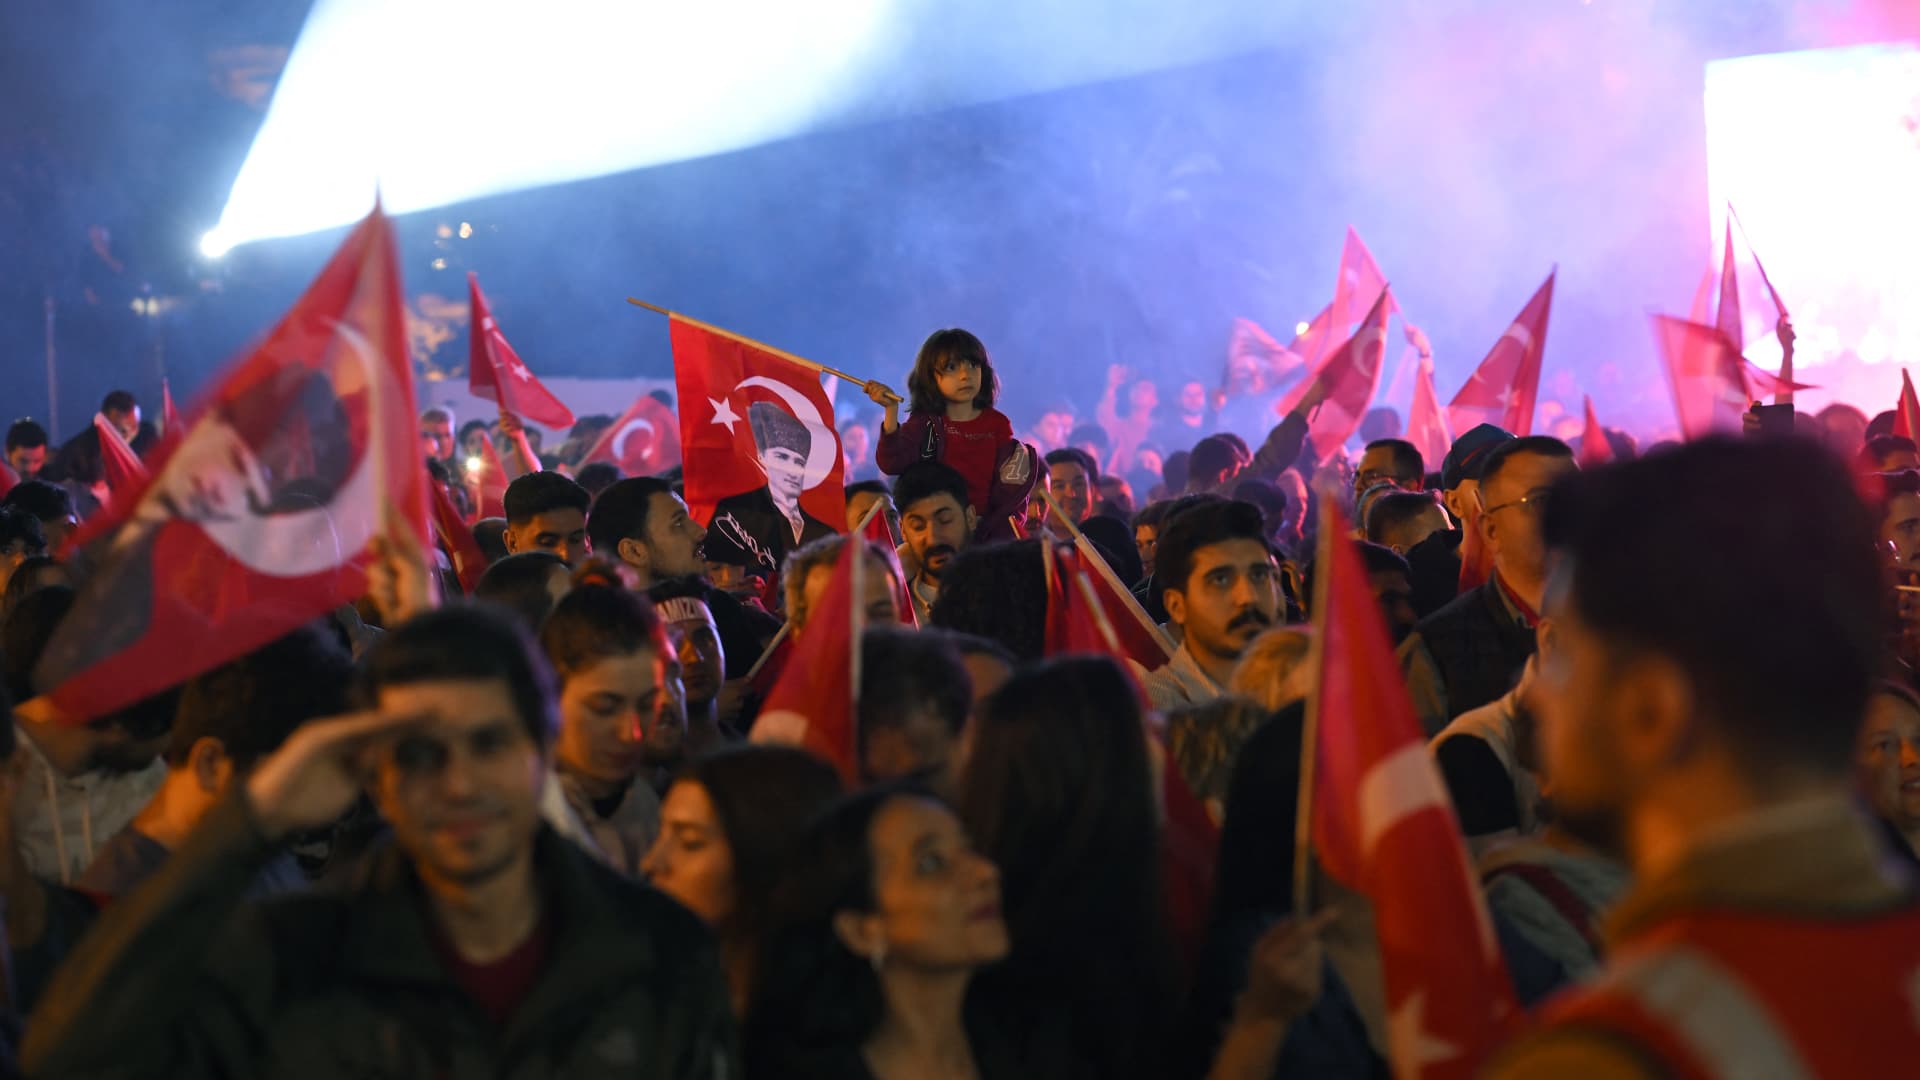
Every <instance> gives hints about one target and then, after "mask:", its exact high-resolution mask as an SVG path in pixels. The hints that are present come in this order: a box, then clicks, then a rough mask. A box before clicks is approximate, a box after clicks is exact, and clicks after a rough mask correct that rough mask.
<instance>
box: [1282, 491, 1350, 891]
mask: <svg viewBox="0 0 1920 1080" xmlns="http://www.w3.org/2000/svg"><path fill="white" fill-rule="evenodd" d="M1321 505H1322V507H1323V508H1324V509H1322V510H1321V513H1320V530H1319V535H1318V536H1316V537H1315V544H1314V548H1315V553H1314V566H1315V567H1316V570H1317V572H1316V573H1315V574H1314V575H1313V610H1312V612H1311V613H1310V614H1311V617H1312V626H1313V636H1312V637H1311V638H1310V639H1309V641H1308V645H1307V670H1308V671H1311V672H1313V676H1314V678H1313V685H1312V687H1311V688H1310V689H1308V691H1307V715H1306V723H1305V724H1304V725H1303V726H1302V727H1301V729H1300V793H1299V801H1298V802H1296V803H1295V804H1294V817H1293V913H1294V917H1295V918H1300V919H1304V918H1306V917H1307V914H1308V913H1309V912H1311V911H1312V910H1313V905H1312V903H1311V900H1312V885H1313V874H1312V870H1313V785H1314V772H1315V770H1314V765H1315V764H1316V763H1317V761H1318V759H1319V743H1320V738H1319V732H1320V687H1321V682H1322V681H1323V680H1322V676H1323V674H1324V673H1323V672H1322V670H1321V656H1322V654H1323V653H1324V652H1325V649H1326V639H1327V616H1328V612H1327V592H1328V589H1327V579H1328V578H1330V577H1332V576H1333V574H1332V569H1333V561H1332V559H1331V558H1329V556H1331V555H1332V554H1333V548H1332V545H1333V544H1335V543H1338V542H1339V540H1338V538H1337V537H1335V536H1334V535H1333V531H1334V530H1333V514H1332V511H1331V507H1332V503H1331V502H1329V501H1326V500H1323V501H1322V503H1321Z"/></svg>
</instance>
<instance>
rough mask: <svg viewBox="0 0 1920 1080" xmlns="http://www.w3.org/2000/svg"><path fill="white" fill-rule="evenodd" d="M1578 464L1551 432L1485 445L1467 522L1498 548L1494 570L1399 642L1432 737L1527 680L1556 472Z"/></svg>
mask: <svg viewBox="0 0 1920 1080" xmlns="http://www.w3.org/2000/svg"><path fill="white" fill-rule="evenodd" d="M1575 468H1576V467H1575V465H1574V462H1573V450H1572V449H1571V448H1569V447H1568V446H1567V444H1566V443H1563V442H1561V441H1560V440H1558V439H1554V438H1549V437H1547V436H1545V435H1530V436H1527V437H1526V438H1523V439H1515V438H1508V439H1504V440H1501V441H1499V443H1498V444H1497V445H1496V446H1494V448H1493V449H1491V450H1489V451H1487V453H1486V454H1485V455H1484V460H1483V461H1482V462H1481V465H1480V481H1479V483H1478V484H1477V485H1476V486H1475V490H1474V494H1473V498H1474V507H1475V509H1476V510H1477V511H1478V513H1477V515H1476V516H1475V517H1473V518H1470V519H1469V521H1468V527H1469V528H1471V529H1476V530H1477V531H1478V535H1479V538H1480V540H1481V542H1482V543H1484V544H1486V546H1487V550H1488V551H1490V552H1491V553H1492V556H1493V569H1492V571H1491V575H1490V580H1488V581H1487V582H1486V583H1484V584H1481V585H1477V586H1474V587H1473V588H1471V589H1468V590H1466V591H1464V592H1462V593H1461V594H1460V595H1459V596H1457V597H1455V598H1454V599H1453V601H1452V602H1451V603H1449V604H1447V605H1446V606H1445V607H1442V608H1441V609H1440V610H1438V611H1436V612H1434V613H1433V614H1431V615H1429V616H1427V617H1426V618H1424V619H1421V620H1420V622H1419V624H1418V625H1417V626H1415V627H1414V631H1413V633H1412V634H1411V635H1409V636H1408V638H1407V640H1406V641H1405V642H1403V643H1402V644H1401V646H1400V654H1399V656H1400V667H1401V670H1402V671H1403V672H1404V673H1405V675H1406V679H1407V692H1408V694H1409V695H1410V696H1411V697H1412V698H1413V707H1414V710H1415V711H1416V712H1418V713H1419V714H1420V720H1421V722H1422V724H1423V725H1424V726H1425V728H1426V732H1427V735H1428V736H1429V737H1432V736H1434V735H1437V734H1439V732H1440V730H1441V729H1442V728H1444V727H1446V725H1447V722H1448V721H1450V720H1452V719H1453V718H1454V717H1456V716H1459V715H1460V714H1461V713H1464V712H1466V711H1468V710H1470V709H1477V708H1479V707H1480V706H1482V705H1485V704H1487V703H1489V702H1491V701H1494V700H1497V699H1498V698H1500V697H1501V696H1503V695H1504V694H1506V692H1507V691H1508V690H1510V689H1512V688H1513V685H1514V683H1516V682H1517V681H1519V678H1520V673H1521V671H1522V669H1524V668H1525V667H1526V663H1527V659H1528V658H1529V657H1531V656H1532V655H1533V653H1534V649H1535V636H1534V624H1535V623H1536V622H1538V621H1539V615H1538V612H1539V610H1540V597H1541V593H1542V592H1543V591H1544V590H1545V588H1546V579H1547V553H1546V547H1545V545H1544V544H1543V543H1542V541H1541V539H1540V536H1541V533H1540V519H1541V513H1542V511H1544V510H1545V508H1546V505H1547V501H1548V498H1549V493H1550V489H1551V488H1552V486H1553V484H1554V482H1555V481H1558V480H1559V479H1560V478H1561V477H1563V476H1565V475H1567V474H1568V473H1571V472H1574V471H1575Z"/></svg>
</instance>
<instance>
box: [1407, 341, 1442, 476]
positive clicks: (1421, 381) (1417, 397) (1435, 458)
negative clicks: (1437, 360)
mask: <svg viewBox="0 0 1920 1080" xmlns="http://www.w3.org/2000/svg"><path fill="white" fill-rule="evenodd" d="M1406 439H1407V441H1408V442H1410V443H1412V444H1413V445H1414V448H1415V449H1417V450H1419V451H1420V456H1421V457H1422V458H1424V459H1426V462H1427V467H1428V468H1430V469H1437V468H1439V466H1440V462H1441V461H1442V460H1444V459H1445V458H1446V456H1447V451H1448V450H1449V449H1452V447H1453V433H1452V432H1451V431H1449V430H1448V429H1447V414H1446V413H1444V412H1442V411H1441V410H1440V395H1438V394H1436V393H1434V392H1433V359H1432V358H1431V357H1427V356H1423V357H1421V358H1420V368H1419V370H1418V371H1417V372H1415V374H1414V383H1413V407H1412V408H1411V409H1409V410H1408V411H1407V435H1406Z"/></svg>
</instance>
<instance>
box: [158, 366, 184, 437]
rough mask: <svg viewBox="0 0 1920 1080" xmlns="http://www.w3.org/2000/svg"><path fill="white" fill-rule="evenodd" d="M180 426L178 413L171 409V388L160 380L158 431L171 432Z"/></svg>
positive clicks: (165, 381) (164, 381)
mask: <svg viewBox="0 0 1920 1080" xmlns="http://www.w3.org/2000/svg"><path fill="white" fill-rule="evenodd" d="M179 426H180V413H179V412H178V411H176V410H175V409H174V407H173V387H172V386H170V385H168V383H167V380H165V379H161V380H160V430H161V431H163V432H167V431H173V430H174V429H176V428H178V427H179Z"/></svg>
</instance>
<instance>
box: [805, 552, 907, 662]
mask: <svg viewBox="0 0 1920 1080" xmlns="http://www.w3.org/2000/svg"><path fill="white" fill-rule="evenodd" d="M848 539H849V534H845V533H843V534H841V535H839V536H829V537H827V538H826V539H824V540H815V541H814V542H813V543H811V544H808V545H806V546H804V547H802V548H799V549H798V550H796V551H794V552H793V553H792V554H790V555H788V556H787V562H786V565H785V566H782V567H781V568H780V587H781V589H782V590H783V591H784V592H785V593H786V604H787V623H788V625H789V626H791V627H792V633H791V635H790V636H791V637H792V639H793V640H794V641H795V642H798V641H799V640H800V639H801V637H802V636H803V635H804V634H805V633H806V630H807V625H808V621H809V619H810V618H811V616H812V615H813V611H814V609H815V608H816V607H818V606H819V604H820V598H821V597H823V596H825V595H826V592H827V586H828V585H829V584H830V583H831V582H832V581H833V572H834V567H835V565H836V564H837V563H838V562H839V561H840V552H841V550H842V545H844V544H845V543H847V541H848ZM859 542H860V543H861V544H862V545H863V546H864V547H865V548H866V551H867V559H866V565H865V568H864V569H865V574H864V578H863V582H862V584H863V585H864V587H865V591H866V595H865V596H861V597H855V598H854V602H855V603H858V604H861V605H863V606H864V607H865V609H866V617H867V624H868V625H870V626H882V625H886V624H890V623H897V622H899V621H900V611H899V599H898V597H899V593H898V592H896V588H897V582H896V581H895V580H894V576H893V567H892V566H890V565H888V564H887V560H886V554H885V552H884V551H883V550H882V549H881V548H880V546H879V545H878V544H875V543H874V542H873V541H871V540H866V539H864V538H859ZM844 629H845V628H844V627H843V628H842V631H844Z"/></svg>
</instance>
